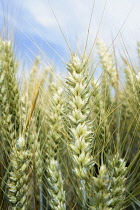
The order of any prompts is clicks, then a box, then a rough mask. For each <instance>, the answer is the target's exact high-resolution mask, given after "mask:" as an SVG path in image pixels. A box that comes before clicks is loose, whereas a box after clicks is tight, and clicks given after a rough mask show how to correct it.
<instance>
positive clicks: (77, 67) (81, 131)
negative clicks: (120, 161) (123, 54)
mask: <svg viewBox="0 0 140 210" xmlns="http://www.w3.org/2000/svg"><path fill="white" fill-rule="evenodd" d="M67 69H68V71H69V77H68V78H67V81H66V82H67V90H66V92H67V93H68V98H67V101H66V102H67V106H68V109H67V112H68V113H67V117H66V118H67V122H68V128H69V129H68V135H69V137H70V139H71V142H70V143H69V150H70V157H71V159H72V162H73V171H74V173H75V175H76V176H77V178H78V179H79V181H80V188H81V196H82V197H81V198H82V206H83V208H85V206H86V200H87V198H86V182H85V179H86V178H88V176H89V170H90V168H91V167H92V166H93V164H94V162H93V157H92V155H91V150H92V140H93V133H92V131H91V125H90V122H89V114H90V106H89V99H90V96H91V92H90V84H89V73H88V61H87V59H85V58H83V59H80V58H79V57H78V56H77V55H72V57H71V61H70V63H69V64H67Z"/></svg>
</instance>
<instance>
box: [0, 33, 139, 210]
mask: <svg viewBox="0 0 140 210" xmlns="http://www.w3.org/2000/svg"><path fill="white" fill-rule="evenodd" d="M87 37H88V35H87ZM87 42H88V38H87ZM86 47H87V45H85V47H84V49H83V50H80V51H78V50H76V51H75V52H73V51H71V50H70V53H69V61H68V62H67V61H65V60H62V62H63V64H64V68H65V69H66V72H67V73H66V75H65V74H64V75H63V76H62V75H61V76H60V75H59V76H58V75H57V74H56V72H55V68H54V67H53V66H48V65H47V64H46V67H44V66H43V67H41V66H42V60H41V59H40V57H39V56H38V55H36V59H35V60H34V62H33V65H32V67H31V68H30V70H29V75H28V76H26V75H24V74H21V75H20V77H19V76H17V75H18V69H19V65H20V62H19V61H18V58H17V57H16V55H15V53H14V41H13V39H12V38H11V39H7V38H3V37H2V36H1V38H0V140H1V147H0V153H1V155H0V157H1V164H0V177H1V192H0V201H1V203H0V208H1V209H2V210H33V209H34V210H45V209H46V210H51V209H52V210H53V209H54V210H121V209H130V210H133V209H134V210H137V209H140V149H139V148H140V115H139V113H140V71H139V68H138V67H137V66H138V65H137V64H136V65H135V66H134V65H132V63H131V60H130V58H129V56H128V55H127V53H124V54H123V55H122V56H121V62H122V63H123V66H121V65H119V63H118V61H117V59H116V57H115V49H114V45H113V43H112V44H111V45H110V46H108V45H107V44H106V43H105V41H104V40H103V39H101V38H99V37H98V34H97V37H96V39H95V41H94V45H93V46H92V47H91V49H90V51H89V52H88V51H87V50H86ZM92 51H94V52H95V54H96V56H97V57H98V62H97V63H95V62H94V59H93V58H92V56H91V55H92V53H91V52H92ZM125 52H126V51H125ZM136 52H137V56H138V58H139V61H140V43H138V44H137V49H136ZM98 68H100V72H101V73H100V75H99V77H98V79H97V78H96V77H95V74H96V71H98ZM40 69H42V71H40ZM122 77H123V81H122Z"/></svg>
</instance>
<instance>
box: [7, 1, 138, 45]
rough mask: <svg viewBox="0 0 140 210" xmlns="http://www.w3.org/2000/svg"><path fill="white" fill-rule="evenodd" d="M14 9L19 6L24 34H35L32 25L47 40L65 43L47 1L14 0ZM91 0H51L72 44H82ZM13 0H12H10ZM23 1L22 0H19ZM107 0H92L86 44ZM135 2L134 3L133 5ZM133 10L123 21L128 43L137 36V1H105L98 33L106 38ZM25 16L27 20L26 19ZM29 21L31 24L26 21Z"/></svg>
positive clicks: (90, 40) (119, 26)
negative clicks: (90, 22) (89, 29)
mask: <svg viewBox="0 0 140 210" xmlns="http://www.w3.org/2000/svg"><path fill="white" fill-rule="evenodd" d="M13 1H14V3H15V5H16V7H17V11H18V8H19V10H20V7H21V5H22V20H23V21H22V24H21V28H22V30H23V31H24V32H25V33H27V34H28V33H29V34H33V33H34V34H35V33H36V31H34V30H33V27H32V25H31V24H33V25H34V27H35V28H36V30H37V31H38V32H39V33H41V34H42V35H43V36H45V39H46V40H47V41H50V42H52V43H54V44H56V43H57V44H59V45H61V46H64V45H65V42H64V39H63V38H62V34H61V32H60V31H59V28H58V24H57V22H56V20H55V18H54V15H53V14H52V11H51V8H50V5H49V3H48V0H23V1H22V0H13ZM93 1H94V0H57V1H56V0H50V3H51V5H52V8H53V10H54V12H55V14H56V16H57V18H58V21H59V23H60V25H61V27H62V30H63V32H64V33H65V35H66V37H67V39H68V41H69V42H70V43H71V45H74V44H75V43H76V41H75V40H76V36H77V37H78V40H79V43H85V39H86V35H87V28H88V24H89V19H90V14H91V7H92V4H93ZM11 2H12V0H11ZM22 2H23V3H22ZM105 2H106V0H100V1H98V0H95V8H94V13H93V20H92V25H91V31H90V37H89V43H90V45H91V43H92V42H93V41H94V37H95V35H96V33H97V29H98V26H99V22H100V19H101V16H102V12H103V9H104V5H105ZM133 4H134V5H133ZM132 6H133V9H132V11H131V13H130V15H129V16H128V18H127V21H126V22H125V24H124V27H123V30H122V31H121V32H122V33H123V37H124V39H126V40H127V41H128V42H129V44H130V45H132V44H133V43H134V42H136V41H137V40H138V39H139V37H140V24H139V20H140V12H139V11H140V1H139V0H107V5H106V8H105V14H104V17H103V21H102V24H101V28H100V36H101V37H102V38H103V39H105V40H107V41H109V40H111V35H112V33H113V35H114V36H115V35H116V34H117V32H118V31H119V29H120V28H121V26H122V24H123V22H124V20H125V18H126V17H127V15H128V14H129V11H130V10H131V8H132ZM25 19H26V20H27V21H25ZM28 21H29V22H31V24H29V23H28Z"/></svg>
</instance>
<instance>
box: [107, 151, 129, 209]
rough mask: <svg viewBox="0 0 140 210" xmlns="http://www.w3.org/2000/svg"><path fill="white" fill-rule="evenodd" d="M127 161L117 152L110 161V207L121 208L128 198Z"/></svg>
mask: <svg viewBox="0 0 140 210" xmlns="http://www.w3.org/2000/svg"><path fill="white" fill-rule="evenodd" d="M126 174H127V168H126V162H125V160H124V159H122V158H120V155H119V154H118V153H117V154H116V155H114V157H113V158H111V159H110V161H109V178H110V194H111V196H110V201H111V204H110V207H112V208H113V209H114V210H120V209H122V208H123V206H124V202H125V198H126Z"/></svg>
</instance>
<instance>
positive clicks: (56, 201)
mask: <svg viewBox="0 0 140 210" xmlns="http://www.w3.org/2000/svg"><path fill="white" fill-rule="evenodd" d="M51 89H52V101H51V110H50V111H51V112H52V113H53V114H52V115H51V114H50V115H48V117H49V123H50V124H49V132H48V135H47V141H46V145H47V148H46V152H47V160H46V162H47V167H46V170H47V185H48V187H47V192H48V196H49V204H50V206H51V207H52V209H54V210H66V198H65V191H64V186H63V185H64V182H63V179H62V173H61V168H60V160H59V150H60V142H61V134H60V133H59V130H61V127H62V118H61V115H62V112H63V88H62V87H61V84H53V85H52V86H51Z"/></svg>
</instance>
